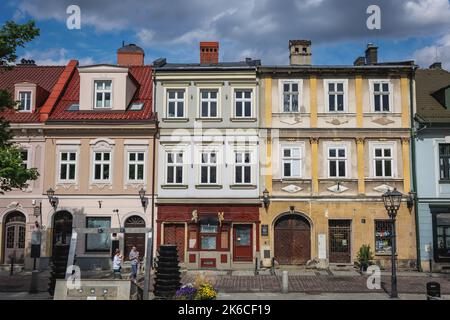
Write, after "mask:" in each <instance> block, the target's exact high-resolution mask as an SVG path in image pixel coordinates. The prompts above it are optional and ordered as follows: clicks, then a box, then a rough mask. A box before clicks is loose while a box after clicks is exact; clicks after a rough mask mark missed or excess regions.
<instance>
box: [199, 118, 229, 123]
mask: <svg viewBox="0 0 450 320" xmlns="http://www.w3.org/2000/svg"><path fill="white" fill-rule="evenodd" d="M195 121H202V122H222V121H223V120H222V118H195Z"/></svg>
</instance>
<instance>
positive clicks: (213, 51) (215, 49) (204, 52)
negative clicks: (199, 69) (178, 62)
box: [200, 41, 219, 64]
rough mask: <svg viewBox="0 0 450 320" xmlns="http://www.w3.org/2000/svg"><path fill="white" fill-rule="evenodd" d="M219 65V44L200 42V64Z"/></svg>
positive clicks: (215, 42)
mask: <svg viewBox="0 0 450 320" xmlns="http://www.w3.org/2000/svg"><path fill="white" fill-rule="evenodd" d="M218 63H219V42H217V41H209V42H206V41H203V42H200V64H218Z"/></svg>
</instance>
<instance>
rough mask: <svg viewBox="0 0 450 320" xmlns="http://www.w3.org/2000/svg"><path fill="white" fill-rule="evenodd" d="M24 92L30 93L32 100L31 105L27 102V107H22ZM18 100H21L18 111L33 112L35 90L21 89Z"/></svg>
mask: <svg viewBox="0 0 450 320" xmlns="http://www.w3.org/2000/svg"><path fill="white" fill-rule="evenodd" d="M22 94H29V96H30V101H29V105H28V104H26V103H25V108H24V109H21V106H22ZM17 96H18V98H19V99H18V100H19V106H18V108H17V111H19V112H33V91H32V90H19V91H18V93H17ZM25 101H26V100H25Z"/></svg>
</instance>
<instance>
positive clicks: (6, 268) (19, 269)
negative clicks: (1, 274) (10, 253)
mask: <svg viewBox="0 0 450 320" xmlns="http://www.w3.org/2000/svg"><path fill="white" fill-rule="evenodd" d="M24 269H25V266H24V265H23V264H15V265H14V268H13V271H14V272H22V271H23V270H24ZM0 271H5V272H10V271H11V265H10V264H0Z"/></svg>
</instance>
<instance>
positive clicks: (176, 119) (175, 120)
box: [162, 118, 189, 122]
mask: <svg viewBox="0 0 450 320" xmlns="http://www.w3.org/2000/svg"><path fill="white" fill-rule="evenodd" d="M162 121H163V122H189V118H162Z"/></svg>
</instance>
